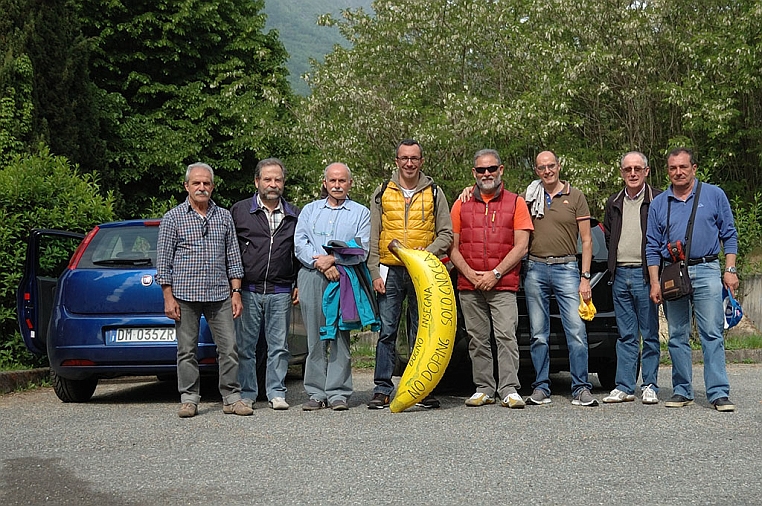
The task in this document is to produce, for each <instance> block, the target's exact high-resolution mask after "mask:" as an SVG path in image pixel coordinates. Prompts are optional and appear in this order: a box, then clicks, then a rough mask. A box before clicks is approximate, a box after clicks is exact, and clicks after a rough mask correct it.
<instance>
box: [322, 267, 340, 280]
mask: <svg viewBox="0 0 762 506" xmlns="http://www.w3.org/2000/svg"><path fill="white" fill-rule="evenodd" d="M323 275H324V276H325V277H326V279H328V281H338V280H339V279H340V278H341V274H339V269H337V268H336V266H335V265H333V266H331V267H329V268H328V269H326V270H325V271H323Z"/></svg>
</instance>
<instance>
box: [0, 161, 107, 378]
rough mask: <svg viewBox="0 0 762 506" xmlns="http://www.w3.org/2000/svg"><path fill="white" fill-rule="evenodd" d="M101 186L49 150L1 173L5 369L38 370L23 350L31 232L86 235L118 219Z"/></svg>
mask: <svg viewBox="0 0 762 506" xmlns="http://www.w3.org/2000/svg"><path fill="white" fill-rule="evenodd" d="M99 191H100V189H99V187H98V181H97V180H96V179H95V177H94V176H92V175H90V174H85V175H80V174H79V173H78V172H77V170H76V168H73V167H72V166H71V165H70V164H69V162H68V160H66V158H64V157H58V156H53V155H51V154H50V152H49V151H48V149H47V148H42V149H41V150H40V152H39V153H38V154H36V155H29V156H23V157H22V156H15V157H14V158H12V160H11V162H10V163H9V164H8V165H7V166H6V167H5V168H3V169H2V170H0V223H2V224H3V226H2V227H0V265H3V266H4V267H5V268H4V269H3V273H2V274H1V275H0V350H1V351H0V353H1V354H2V362H3V365H4V366H8V365H9V364H12V363H13V362H14V361H18V362H19V363H22V364H29V365H38V363H36V361H35V360H34V359H33V358H32V357H31V355H29V354H28V353H27V352H25V351H23V348H22V347H21V346H20V337H19V335H18V330H17V326H16V288H17V287H18V284H19V281H20V280H21V275H22V273H23V268H24V255H25V253H26V238H27V236H28V235H29V231H30V230H31V229H32V228H56V229H62V230H70V231H75V232H83V233H84V232H87V231H88V230H90V229H91V228H92V227H93V226H94V225H96V224H98V223H102V222H105V221H111V220H113V219H114V211H113V195H112V194H111V193H108V194H107V195H106V196H105V197H104V196H102V195H100V193H99Z"/></svg>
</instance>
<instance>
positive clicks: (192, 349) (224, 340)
mask: <svg viewBox="0 0 762 506" xmlns="http://www.w3.org/2000/svg"><path fill="white" fill-rule="evenodd" d="M177 303H178V305H179V306H180V321H179V322H175V331H176V332H177V389H178V390H179V391H180V402H183V403H185V402H191V403H193V404H198V402H199V401H200V400H201V394H200V386H201V383H200V379H199V372H198V358H197V353H198V327H199V321H200V320H201V315H202V314H203V315H204V317H205V318H206V323H207V324H209V330H210V331H211V333H212V339H214V344H215V345H217V363H218V365H219V389H220V394H221V395H222V402H223V403H224V404H233V403H234V402H236V401H238V400H240V399H241V386H240V385H239V384H238V350H237V349H236V344H235V326H234V325H233V307H232V304H231V302H230V297H228V298H227V299H225V300H223V301H222V302H186V301H183V300H180V299H177Z"/></svg>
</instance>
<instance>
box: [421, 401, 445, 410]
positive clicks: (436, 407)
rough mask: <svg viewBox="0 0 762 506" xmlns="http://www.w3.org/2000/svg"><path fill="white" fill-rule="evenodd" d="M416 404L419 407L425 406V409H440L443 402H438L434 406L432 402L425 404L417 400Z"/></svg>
mask: <svg viewBox="0 0 762 506" xmlns="http://www.w3.org/2000/svg"><path fill="white" fill-rule="evenodd" d="M415 405H416V406H418V407H419V408H423V409H439V407H440V406H441V404H437V405H436V406H432V405H430V404H423V403H421V402H417V403H416V404H415Z"/></svg>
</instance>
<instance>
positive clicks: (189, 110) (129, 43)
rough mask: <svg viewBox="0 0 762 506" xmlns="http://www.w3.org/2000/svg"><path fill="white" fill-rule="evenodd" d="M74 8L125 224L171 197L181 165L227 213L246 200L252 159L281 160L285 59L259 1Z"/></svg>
mask: <svg viewBox="0 0 762 506" xmlns="http://www.w3.org/2000/svg"><path fill="white" fill-rule="evenodd" d="M81 4H82V23H83V29H84V32H85V34H86V35H87V36H88V37H92V38H93V39H94V41H95V44H96V47H97V53H96V55H95V57H94V59H93V64H92V67H91V72H92V77H93V80H94V82H95V83H96V84H97V86H98V87H99V88H101V89H102V90H103V93H104V100H105V101H106V103H107V104H108V109H107V110H108V113H107V116H108V117H109V123H108V126H107V130H108V134H107V138H108V158H109V165H110V166H111V167H113V169H114V170H115V171H116V172H117V173H118V177H119V180H120V183H121V188H122V192H123V194H124V198H125V202H126V207H125V213H126V214H140V213H141V209H142V208H143V207H144V206H147V205H148V204H149V202H150V198H151V197H159V198H161V199H167V198H169V197H170V196H174V195H178V194H179V193H180V192H181V189H182V188H181V186H180V182H181V181H182V173H183V172H184V167H185V165H187V164H189V163H192V162H195V161H199V160H200V161H204V162H206V163H209V164H210V165H211V166H212V167H213V168H214V169H215V170H216V172H217V175H218V176H219V177H218V178H217V181H218V184H220V185H221V190H222V191H218V193H217V196H218V199H219V200H220V201H221V202H222V203H223V204H227V203H229V202H230V201H231V200H235V199H236V198H239V197H242V196H243V195H244V194H248V193H249V192H250V189H251V186H252V179H253V177H252V174H253V168H254V165H255V164H256V162H257V161H258V159H260V158H263V157H265V156H272V155H282V154H283V153H285V152H288V150H289V149H290V141H289V138H288V135H287V131H288V128H287V125H288V124H289V123H290V122H289V121H288V119H289V117H290V112H289V108H288V104H289V100H290V99H291V93H290V89H289V86H288V82H287V81H286V75H287V71H286V70H285V67H284V62H285V60H286V58H287V55H286V52H285V50H284V48H283V45H282V44H281V43H280V42H279V41H278V38H277V34H276V33H275V32H272V31H271V32H268V33H264V32H263V28H264V22H265V19H264V15H263V14H262V13H261V12H260V11H261V10H262V8H263V1H262V0H255V1H251V0H218V1H213V2H210V1H206V0H181V1H174V0H158V1H153V0H152V1H148V0H139V1H130V2H127V1H120V0H117V1H113V2H107V3H104V2H100V1H96V0H82V1H81Z"/></svg>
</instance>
